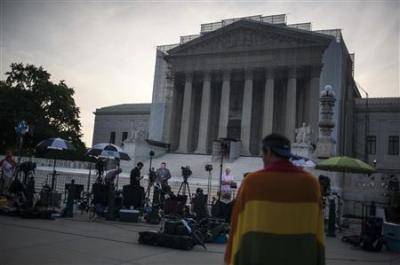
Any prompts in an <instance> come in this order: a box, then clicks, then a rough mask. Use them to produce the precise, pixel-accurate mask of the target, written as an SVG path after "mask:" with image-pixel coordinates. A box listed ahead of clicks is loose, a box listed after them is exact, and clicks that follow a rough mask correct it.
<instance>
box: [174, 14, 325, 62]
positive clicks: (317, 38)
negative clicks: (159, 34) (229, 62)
mask: <svg viewBox="0 0 400 265" xmlns="http://www.w3.org/2000/svg"><path fill="white" fill-rule="evenodd" d="M331 40H332V37H330V36H325V35H322V34H318V33H313V32H307V31H304V30H298V29H292V28H288V27H286V26H284V25H273V24H268V23H260V22H256V21H249V20H240V21H237V22H235V23H232V24H230V25H228V26H225V27H222V28H220V29H218V30H215V31H212V32H209V33H206V34H204V35H202V36H200V37H198V38H196V39H194V40H191V41H189V42H187V43H185V44H182V45H180V46H178V47H176V48H174V49H171V50H169V51H168V54H169V55H170V56H179V55H197V54H208V53H225V52H240V51H250V50H252V51H255V50H265V49H285V48H296V47H310V46H327V45H328V44H329V42H330V41H331Z"/></svg>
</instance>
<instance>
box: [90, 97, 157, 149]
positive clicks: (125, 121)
mask: <svg viewBox="0 0 400 265" xmlns="http://www.w3.org/2000/svg"><path fill="white" fill-rule="evenodd" d="M94 115H95V121H94V130H93V145H94V144H98V143H113V144H117V145H119V146H123V143H124V141H127V140H130V139H131V138H133V137H135V134H136V133H137V132H147V130H148V122H149V117H150V104H121V105H115V106H109V107H103V108H99V109H96V111H95V112H94Z"/></svg>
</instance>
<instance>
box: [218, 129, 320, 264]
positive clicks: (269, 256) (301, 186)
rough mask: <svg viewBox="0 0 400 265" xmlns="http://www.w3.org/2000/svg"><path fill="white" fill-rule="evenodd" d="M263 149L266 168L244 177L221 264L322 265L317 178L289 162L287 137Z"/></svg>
mask: <svg viewBox="0 0 400 265" xmlns="http://www.w3.org/2000/svg"><path fill="white" fill-rule="evenodd" d="M262 145H263V146H262V148H263V161H264V166H265V168H264V169H263V170H260V171H257V172H254V173H251V174H249V175H247V176H246V178H245V179H244V180H243V182H242V184H241V186H240V188H239V191H238V195H237V198H236V201H235V204H234V209H233V214H232V222H231V231H230V236H229V241H228V245H227V248H226V252H225V264H226V265H231V264H232V265H256V264H257V265H261V264H262V265H265V264H273V265H286V264H290V265H293V264H296V265H314V264H315V265H323V264H325V246H324V245H325V243H324V223H323V214H322V208H321V193H320V186H319V183H318V180H317V178H316V177H314V176H312V175H311V174H310V173H308V172H306V171H304V170H303V169H301V168H299V167H296V166H295V165H293V164H292V163H291V162H290V161H289V158H290V157H291V156H292V154H291V152H290V141H289V140H288V139H287V138H286V137H284V136H282V135H279V134H271V135H268V136H267V137H265V138H264V140H263V143H262Z"/></svg>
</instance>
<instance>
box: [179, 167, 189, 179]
mask: <svg viewBox="0 0 400 265" xmlns="http://www.w3.org/2000/svg"><path fill="white" fill-rule="evenodd" d="M181 169H182V177H183V180H184V181H187V179H188V178H189V177H190V176H191V175H192V170H190V167H189V166H186V167H181Z"/></svg>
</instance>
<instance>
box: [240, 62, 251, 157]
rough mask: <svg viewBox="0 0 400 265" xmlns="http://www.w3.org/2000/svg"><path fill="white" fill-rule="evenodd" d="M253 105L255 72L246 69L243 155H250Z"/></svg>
mask: <svg viewBox="0 0 400 265" xmlns="http://www.w3.org/2000/svg"><path fill="white" fill-rule="evenodd" d="M252 103H253V72H252V70H251V69H246V73H245V81H244V90H243V105H242V120H241V132H240V138H241V140H242V152H241V154H242V155H250V136H251V114H252Z"/></svg>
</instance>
